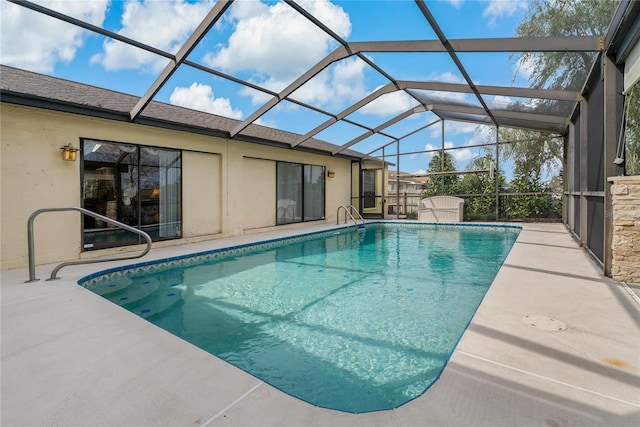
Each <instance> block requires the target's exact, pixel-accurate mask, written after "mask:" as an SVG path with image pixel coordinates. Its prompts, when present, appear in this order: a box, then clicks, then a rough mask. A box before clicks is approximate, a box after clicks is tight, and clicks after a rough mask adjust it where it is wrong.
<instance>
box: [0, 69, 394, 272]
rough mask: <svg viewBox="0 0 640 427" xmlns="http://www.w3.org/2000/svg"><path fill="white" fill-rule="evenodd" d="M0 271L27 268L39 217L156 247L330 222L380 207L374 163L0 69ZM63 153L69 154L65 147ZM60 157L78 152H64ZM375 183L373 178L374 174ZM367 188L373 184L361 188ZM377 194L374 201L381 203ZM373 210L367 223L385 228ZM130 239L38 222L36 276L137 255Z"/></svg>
mask: <svg viewBox="0 0 640 427" xmlns="http://www.w3.org/2000/svg"><path fill="white" fill-rule="evenodd" d="M0 72H1V73H2V81H1V96H2V98H1V100H2V115H1V117H0V120H1V122H0V124H1V127H2V169H1V177H0V178H1V182H2V217H1V222H0V226H1V228H2V247H1V253H2V259H1V261H2V264H1V268H2V269H9V268H17V267H24V266H26V265H27V262H28V260H27V219H28V218H29V216H30V215H31V214H32V213H33V212H34V211H36V210H39V209H43V208H60V207H84V208H86V209H89V210H91V211H94V212H97V213H99V214H101V215H104V216H106V217H107V218H110V219H114V220H117V221H120V222H122V223H125V224H129V225H132V226H135V227H139V228H141V229H143V230H145V231H147V232H148V233H149V234H150V235H151V236H152V238H153V240H154V242H156V243H154V245H173V244H180V243H188V242H195V241H201V240H207V239H214V238H218V237H224V236H233V235H241V234H244V233H249V232H254V231H256V230H269V229H271V228H273V227H276V226H289V227H291V226H296V225H297V224H298V223H309V222H313V221H326V222H333V223H335V222H336V211H337V209H338V207H339V206H341V205H349V204H353V205H355V206H356V208H359V207H360V206H361V204H362V203H361V202H362V201H363V200H364V199H363V197H362V196H361V194H360V189H361V188H363V185H361V184H360V179H361V177H363V178H365V179H366V180H370V179H373V181H371V182H370V183H368V184H367V188H369V187H370V188H371V189H372V190H371V191H374V195H375V200H380V201H381V200H383V197H384V195H385V193H384V191H382V190H386V186H384V181H383V177H384V176H385V175H386V174H384V173H383V169H382V168H381V166H380V164H381V163H380V162H379V161H378V162H376V163H374V162H372V161H363V160H362V158H363V155H362V154H361V153H358V152H355V151H352V150H346V151H344V152H343V153H340V154H338V155H332V154H331V152H332V150H334V149H335V148H336V146H335V145H332V144H329V143H327V142H324V141H320V140H317V139H310V140H308V141H306V142H305V143H303V144H300V145H298V146H296V147H295V148H293V149H292V148H291V144H292V143H293V142H294V141H295V140H296V139H297V138H298V137H299V135H295V134H293V133H289V132H284V131H280V130H276V129H271V128H267V127H264V126H259V125H255V124H254V125H251V126H249V127H248V128H246V129H245V130H244V131H243V132H242V133H241V134H240V135H238V136H237V137H236V138H234V139H231V138H229V130H230V129H232V128H233V127H234V126H235V125H236V124H237V123H239V122H238V121H237V120H233V119H229V118H226V117H220V116H216V115H212V114H207V113H203V112H199V111H194V110H190V109H186V108H182V107H177V106H174V105H169V104H164V103H159V102H151V103H150V104H149V105H148V107H147V108H146V109H145V110H144V114H143V115H141V116H140V117H138V118H136V120H134V121H131V117H130V113H129V112H130V111H131V110H132V108H133V107H134V106H135V105H136V103H137V102H138V98H137V97H135V96H131V95H126V94H123V93H118V92H114V91H110V90H105V89H101V88H97V87H93V86H88V85H85V84H81V83H77V82H71V81H67V80H62V79H59V78H54V77H50V76H45V75H41V74H36V73H33V72H29V71H24V70H20V69H16V68H12V67H7V66H0ZM69 144H71V146H68V145H69ZM65 146H68V148H72V147H73V149H75V150H78V152H77V153H76V152H74V151H71V152H68V153H67V154H68V155H67V160H70V159H71V158H72V157H75V158H76V160H75V161H65V160H63V156H61V154H62V153H63V150H61V148H63V147H65ZM372 171H373V172H372ZM370 176H371V177H373V178H370ZM378 194H379V195H378ZM382 206H383V204H382V202H380V203H377V202H376V203H373V204H368V205H367V206H363V207H366V209H365V210H366V211H367V212H368V213H369V214H371V215H379V216H382ZM138 243H140V241H139V238H138V237H137V236H136V235H133V234H131V233H128V232H123V231H121V230H120V229H117V228H114V227H113V226H112V225H110V224H107V223H106V222H105V221H101V220H96V219H94V218H92V217H81V215H80V214H79V213H77V212H55V213H44V214H42V215H40V216H39V217H38V218H37V220H36V221H35V244H36V246H35V253H36V256H37V257H36V258H37V263H38V264H43V263H52V262H58V261H65V260H70V259H77V258H85V257H93V256H98V255H105V254H112V253H120V252H122V251H128V250H134V249H137V248H135V247H131V245H136V244H138Z"/></svg>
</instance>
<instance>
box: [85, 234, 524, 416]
mask: <svg viewBox="0 0 640 427" xmlns="http://www.w3.org/2000/svg"><path fill="white" fill-rule="evenodd" d="M517 234H518V229H516V228H506V227H471V226H435V225H425V226H419V225H414V226H406V225H400V224H373V225H368V226H367V227H366V229H365V230H364V231H354V230H353V228H350V229H344V230H341V231H339V232H335V231H334V232H332V233H323V234H319V235H316V236H311V237H306V238H305V239H302V241H293V242H287V241H284V242H282V243H281V244H278V245H275V247H269V248H264V247H259V248H258V249H251V248H245V249H244V250H243V251H237V250H235V251H232V252H231V254H230V255H227V256H225V255H224V253H222V255H221V256H220V257H218V258H217V259H214V260H210V261H205V262H202V261H200V262H196V261H191V260H189V259H186V260H184V261H183V262H182V265H179V266H173V267H170V268H156V269H151V272H139V271H138V272H135V271H132V272H131V273H125V274H122V273H120V274H115V275H111V276H109V275H107V276H103V277H101V278H100V277H99V278H98V279H93V280H91V281H89V282H87V284H86V286H87V287H88V288H90V289H92V290H93V291H94V292H97V293H99V294H101V295H103V296H104V297H105V298H108V299H109V300H111V301H113V302H114V303H116V304H119V305H121V306H123V307H125V308H127V309H128V310H130V311H132V312H133V313H136V314H138V315H140V316H142V317H144V318H146V319H147V320H149V321H150V322H152V323H154V324H156V325H157V326H159V327H161V328H163V329H166V330H167V331H170V332H171V333H173V334H175V335H177V336H179V337H181V338H183V339H184V340H186V341H189V342H191V343H193V344H194V345H196V346H198V347H200V348H202V349H204V350H206V351H208V352H210V353H212V354H215V355H216V356H218V357H220V358H222V359H224V360H226V361H227V362H229V363H231V364H233V365H235V366H237V367H238V368H240V369H243V370H244V371H246V372H248V373H250V374H252V375H254V376H256V377H257V378H259V379H261V380H263V381H264V382H266V383H268V384H271V385H272V386H274V387H277V388H278V389H280V390H282V391H284V392H286V393H288V394H290V395H292V396H295V397H297V398H299V399H302V400H304V401H307V402H309V403H311V404H314V405H317V406H321V407H325V408H330V409H336V410H340V411H346V412H354V413H360V412H369V411H376V410H385V409H391V408H396V407H398V406H400V405H402V404H404V403H406V402H408V401H410V400H412V399H414V398H416V397H417V396H419V395H421V394H422V393H424V392H425V390H426V389H428V388H429V386H430V385H431V384H432V383H433V382H435V381H436V380H437V378H438V377H439V375H440V373H441V372H442V370H443V368H444V366H445V364H446V362H447V361H448V359H449V357H450V355H451V353H452V351H453V349H454V347H455V346H456V344H457V342H458V341H459V339H460V337H461V336H462V333H463V332H464V330H465V328H466V327H467V325H468V323H469V322H470V320H471V318H472V316H473V315H474V313H475V311H476V309H477V308H478V306H479V304H480V302H481V301H482V298H483V297H484V295H485V293H486V292H487V290H488V289H489V286H490V284H491V282H492V281H493V279H494V277H495V275H496V273H497V272H498V269H499V268H500V266H501V265H502V263H503V261H504V259H505V257H506V256H507V254H508V252H509V250H510V248H511V246H512V245H513V243H514V241H515V239H516V237H517ZM272 246H273V245H272ZM239 252H244V254H243V253H239Z"/></svg>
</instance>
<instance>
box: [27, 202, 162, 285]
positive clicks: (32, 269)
mask: <svg viewBox="0 0 640 427" xmlns="http://www.w3.org/2000/svg"><path fill="white" fill-rule="evenodd" d="M63 211H78V212H80V213H82V214H84V215H89V216H91V217H93V218H96V219H100V220H102V221H104V222H106V223H108V224H112V225H115V226H116V227H119V228H122V229H124V230H127V231H130V232H132V233H135V234H138V235H140V236H142V237H144V239H145V240H146V241H147V247H146V248H145V249H144V251H142V253H140V254H137V255H129V256H124V257H115V258H101V259H80V260H77V261H66V262H63V263H61V264H58V265H57V266H56V267H55V268H54V269H53V271H52V272H51V277H49V278H48V279H47V281H51V280H58V279H60V278H59V277H57V276H56V275H57V274H58V271H60V269H61V268H63V267H67V266H69V265H81V264H94V263H98V262H109V261H122V260H127V259H135V258H141V257H143V256H145V255H146V254H148V253H149V251H150V250H151V236H149V234H147V233H146V232H144V231H142V230H139V229H137V228H134V227H131V226H130V225H127V224H123V223H121V222H120V221H116V220H115V219H112V218H109V217H106V216H104V215H100V214H98V213H95V212H92V211H90V210H88V209H84V208H80V207H76V206H71V207H64V208H45V209H38V210H37V211H35V212H33V213H32V214H31V215H30V216H29V220H28V221H27V246H28V250H29V280H27V281H25V283H30V282H37V281H38V280H40V279H38V278H36V258H35V244H34V237H33V222H34V220H35V219H36V217H37V216H38V215H40V214H41V213H44V212H63Z"/></svg>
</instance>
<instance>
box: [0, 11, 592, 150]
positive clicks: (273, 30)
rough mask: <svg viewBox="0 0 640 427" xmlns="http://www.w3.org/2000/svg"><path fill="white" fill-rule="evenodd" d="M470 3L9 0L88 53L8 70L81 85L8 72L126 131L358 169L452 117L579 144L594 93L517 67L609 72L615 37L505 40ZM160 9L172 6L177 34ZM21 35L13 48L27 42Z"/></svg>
mask: <svg viewBox="0 0 640 427" xmlns="http://www.w3.org/2000/svg"><path fill="white" fill-rule="evenodd" d="M65 3H67V4H66V5H65ZM459 3H460V2H425V1H423V0H415V1H414V2H396V1H389V2H379V1H378V2H375V1H372V2H353V1H333V2H330V1H329V0H314V1H303V0H299V1H293V0H283V1H266V0H265V1H264V2H261V1H252V2H245V1H240V2H235V3H234V2H233V1H232V0H218V1H216V2H214V1H212V0H203V1H197V2H180V1H178V2H174V3H165V2H162V3H161V4H160V5H157V4H156V2H146V3H137V2H126V3H112V4H111V5H109V7H107V5H108V3H107V2H106V0H105V1H103V2H100V1H98V0H96V1H93V2H82V3H78V2H61V3H43V4H44V5H45V6H43V5H41V4H35V3H32V2H28V1H19V0H3V3H2V7H3V14H4V15H8V14H9V13H11V14H12V16H14V17H15V21H16V22H18V23H19V22H22V21H21V19H27V18H28V20H26V21H24V22H30V23H34V22H35V24H33V25H34V26H35V25H38V26H41V27H43V28H48V29H47V33H46V34H47V35H48V37H50V38H51V39H53V40H54V41H55V43H57V46H58V48H59V51H63V50H64V48H65V46H66V48H67V49H69V50H73V53H75V56H74V57H73V60H67V63H65V61H64V60H63V59H61V58H63V54H62V53H58V54H57V55H58V57H57V59H58V62H56V63H55V64H54V65H52V66H51V67H49V68H47V67H46V66H44V67H41V65H42V63H43V62H47V60H48V59H47V58H46V57H43V58H41V60H40V62H38V61H35V62H33V63H32V64H31V65H29V63H28V62H26V63H20V59H24V57H26V56H28V55H29V52H27V53H24V55H23V56H22V57H20V55H17V56H16V57H15V58H19V59H15V58H14V59H11V57H9V56H8V55H3V62H4V63H5V64H6V65H15V63H16V62H17V63H19V64H20V67H19V68H28V69H38V67H40V69H38V71H42V72H45V73H50V74H51V73H52V74H54V75H56V76H57V77H63V78H65V79H67V80H62V81H61V80H52V79H51V78H48V77H46V76H42V75H36V74H31V73H27V72H20V71H19V70H17V69H14V68H8V67H3V69H2V91H3V100H7V96H8V95H10V94H13V95H17V94H18V93H23V94H24V93H27V92H28V93H31V94H32V95H33V96H34V99H36V98H43V99H56V100H58V101H61V102H62V103H65V102H66V103H70V104H74V103H75V104H78V103H82V104H84V105H85V107H86V108H87V109H94V110H95V109H100V110H102V111H103V112H104V111H107V112H110V113H112V114H113V115H114V117H117V118H118V119H120V120H125V119H126V120H129V121H132V122H145V121H149V120H155V121H158V122H159V121H162V122H164V123H174V125H175V126H179V125H187V126H191V127H198V128H201V129H203V130H206V131H207V132H210V133H211V134H212V135H213V134H215V135H219V136H223V137H227V138H233V139H239V140H252V141H253V140H255V141H258V140H261V141H272V142H274V143H277V144H281V145H282V146H285V147H291V148H297V149H309V150H320V151H324V152H329V153H331V154H333V155H346V156H355V157H358V156H360V155H359V154H358V152H364V153H369V152H372V150H374V149H376V148H379V147H381V146H384V145H385V144H389V143H390V142H393V141H402V140H403V139H404V138H406V137H408V136H409V135H413V134H415V133H417V132H421V131H423V130H424V129H426V128H428V127H429V126H431V125H432V124H433V123H434V122H437V121H442V120H452V121H460V122H469V123H473V124H484V125H492V126H496V125H497V126H506V127H518V128H523V129H532V130H538V131H544V132H553V133H558V134H563V133H565V132H566V130H567V126H568V124H569V119H570V115H571V113H572V111H573V110H574V108H575V105H576V103H577V102H578V101H580V100H581V90H582V88H583V85H582V84H581V85H579V87H565V88H561V89H560V90H549V89H548V88H538V89H532V88H531V86H532V82H531V81H530V77H529V76H528V75H527V73H523V72H519V73H518V72H516V73H515V74H514V71H513V70H514V67H517V66H520V67H521V68H522V67H523V66H525V65H526V64H521V63H520V64H519V63H518V59H519V58H520V55H521V54H522V53H524V52H539V53H543V52H556V53H558V54H559V55H562V54H565V53H570V52H580V53H583V54H584V55H586V56H587V57H589V58H591V59H592V60H595V58H596V57H597V55H599V54H600V52H602V50H603V48H604V37H603V36H604V35H600V36H562V37H545V38H542V37H536V38H526V37H514V36H513V28H514V27H513V25H511V26H510V27H508V26H500V24H501V22H498V21H499V19H501V17H500V15H495V16H494V17H493V18H495V20H496V22H495V23H494V25H493V27H492V25H491V24H490V22H489V21H488V19H489V18H491V16H490V12H487V11H488V10H489V8H488V6H487V4H489V5H491V2H489V3H481V2H466V3H465V5H464V7H468V8H473V7H476V8H484V7H485V6H486V8H485V9H484V10H483V9H478V14H477V15H478V20H477V21H478V22H473V23H471V24H467V25H466V24H465V23H463V22H456V19H458V15H456V14H455V13H454V14H452V13H451V10H449V9H450V8H451V7H454V9H453V10H454V11H455V8H456V7H458V6H457V4H459ZM502 3H505V2H502ZM506 3H509V2H506ZM506 3H505V4H506ZM70 4H75V6H71V5H70ZM80 4H84V5H85V6H86V7H85V8H84V9H83V7H84V6H79V5H80ZM89 4H91V5H92V6H91V7H92V9H90V6H87V5H89ZM514 4H515V3H514ZM100 5H103V6H104V7H102V9H100ZM503 6H504V4H503ZM514 7H517V8H520V9H519V12H520V14H521V15H522V14H523V13H524V12H523V10H524V9H522V5H521V4H519V5H518V6H514ZM525 7H526V4H525ZM161 8H164V9H162V10H163V11H164V12H162V13H164V14H165V15H166V11H167V10H169V9H168V8H170V17H169V18H168V19H165V20H164V21H163V20H160V19H156V18H157V17H158V16H160V13H161V12H160V9H161ZM447 8H449V9H447ZM98 9H99V10H98ZM96 10H98V11H97V12H96ZM485 13H489V18H486V19H484V20H482V19H480V15H481V16H482V17H485ZM111 14H116V15H114V16H115V17H113V16H112V17H111V18H110V16H111ZM7 22H8V21H7ZM147 22H153V24H154V26H151V27H149V26H148V25H147V24H146V23H147ZM472 24H473V25H472ZM481 24H482V25H481ZM16 25H18V24H16ZM54 25H55V27H54ZM158 25H161V27H159V26H158ZM7 26H8V25H7V24H5V21H3V33H2V38H3V39H5V42H6V43H5V44H3V49H4V50H7V49H6V47H7V46H9V45H10V43H11V40H14V39H13V38H12V37H14V36H15V34H13V33H14V32H12V31H11V28H6V27H7ZM178 27H179V28H180V31H178V30H176V28H178ZM33 31H37V28H35V27H34V29H33ZM69 38H71V40H72V41H73V43H71V44H69ZM7 40H8V41H7ZM15 40H16V43H17V42H18V41H17V40H18V39H15ZM65 43H66V44H65ZM81 53H82V54H81ZM67 56H68V55H67ZM5 58H9V60H6V59H5ZM65 58H66V57H65ZM49 59H50V58H49ZM54 62H55V61H54ZM25 64H26V65H25ZM56 64H58V65H57V66H56ZM60 64H62V65H60ZM590 66H591V65H590V64H589V66H588V67H589V68H590ZM521 71H522V70H521ZM587 73H588V69H585V70H584V74H585V76H586V74H587ZM80 83H83V84H82V85H80ZM87 85H90V86H87ZM87 99H89V100H88V101H87ZM170 104H173V105H170ZM182 107H186V108H189V109H191V110H199V111H200V112H196V111H189V112H187V111H186V109H185V108H182ZM352 149H353V150H356V151H351V150H352Z"/></svg>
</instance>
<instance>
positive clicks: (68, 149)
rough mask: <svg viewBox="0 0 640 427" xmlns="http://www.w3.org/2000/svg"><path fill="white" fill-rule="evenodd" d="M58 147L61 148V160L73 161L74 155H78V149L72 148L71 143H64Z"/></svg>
mask: <svg viewBox="0 0 640 427" xmlns="http://www.w3.org/2000/svg"><path fill="white" fill-rule="evenodd" d="M60 149H61V150H62V160H66V161H69V162H75V161H76V157H77V156H78V151H80V150H79V149H78V148H73V145H71V143H69V144H67V145H65V146H64V147H60Z"/></svg>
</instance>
